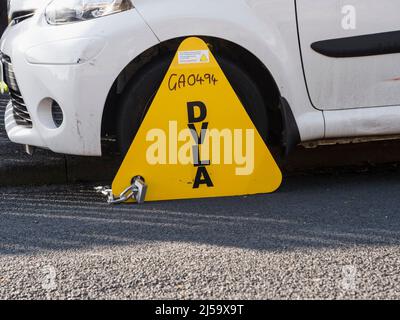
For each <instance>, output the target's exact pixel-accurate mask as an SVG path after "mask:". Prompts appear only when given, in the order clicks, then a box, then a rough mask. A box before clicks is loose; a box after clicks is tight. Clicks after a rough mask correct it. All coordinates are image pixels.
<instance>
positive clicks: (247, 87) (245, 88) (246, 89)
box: [117, 56, 268, 155]
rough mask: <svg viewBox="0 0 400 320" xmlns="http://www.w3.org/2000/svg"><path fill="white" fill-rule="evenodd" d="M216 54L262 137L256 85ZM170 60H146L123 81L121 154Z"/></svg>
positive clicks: (264, 121)
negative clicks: (124, 83) (150, 61)
mask: <svg viewBox="0 0 400 320" xmlns="http://www.w3.org/2000/svg"><path fill="white" fill-rule="evenodd" d="M216 58H217V60H218V63H219V64H220V66H221V68H222V70H223V71H224V73H225V75H226V77H227V78H228V80H229V82H230V83H231V85H232V87H233V89H234V90H235V92H236V94H237V96H238V97H239V99H240V100H241V102H242V104H243V106H244V107H245V109H246V111H247V113H248V114H249V116H250V118H251V119H252V121H253V123H254V124H255V126H256V128H257V129H258V131H259V132H260V135H261V137H262V138H263V139H264V141H266V137H267V133H268V117H267V112H266V108H265V105H264V100H263V97H262V95H261V93H260V91H259V89H258V87H257V85H256V84H255V83H254V81H253V80H252V79H251V77H250V76H249V75H248V74H247V73H246V72H244V71H243V70H242V69H241V68H239V67H238V66H236V65H235V64H234V63H232V62H230V61H229V60H227V59H224V58H222V57H218V56H217V57H216ZM171 61H172V57H165V58H163V59H158V60H157V61H154V62H152V63H150V64H149V65H147V66H146V67H144V68H143V69H142V70H141V71H140V73H139V74H138V75H136V76H135V77H134V79H133V80H132V81H130V82H129V83H128V84H127V86H126V88H125V91H124V93H123V96H122V98H121V106H120V107H121V109H120V114H119V119H118V125H117V138H118V143H119V148H120V152H121V154H122V155H125V154H126V153H127V152H128V150H129V147H130V145H131V144H132V141H133V139H134V137H135V136H136V133H137V132H138V130H139V127H140V125H141V123H142V122H143V120H144V117H145V116H146V113H147V111H148V109H149V108H150V106H151V104H152V101H153V99H154V97H155V95H156V93H157V91H158V88H159V87H160V85H161V83H162V81H163V79H164V76H165V74H166V72H167V71H168V67H169V65H170V64H171Z"/></svg>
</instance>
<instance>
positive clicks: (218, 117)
mask: <svg viewBox="0 0 400 320" xmlns="http://www.w3.org/2000/svg"><path fill="white" fill-rule="evenodd" d="M132 107H133V108H134V106H132ZM135 176H141V177H143V178H144V179H145V182H146V184H147V186H148V190H147V195H146V201H156V200H172V199H188V198H205V197H221V196H237V195H248V194H257V193H270V192H273V191H275V190H277V189H278V188H279V186H280V184H281V182H282V174H281V171H280V169H279V167H278V166H277V164H276V162H275V160H274V159H273V157H272V155H271V153H270V151H269V150H268V148H267V146H266V145H265V143H264V141H263V139H262V138H261V136H260V135H259V133H258V131H257V129H256V128H255V126H254V124H253V122H252V121H251V119H250V117H249V116H248V114H247V112H246V110H245V109H244V107H243V106H242V104H241V102H240V101H239V99H238V97H237V96H236V94H235V92H234V90H233V89H232V87H231V85H230V83H229V81H228V80H227V78H226V77H225V75H224V73H223V71H222V70H221V68H220V66H219V65H218V62H217V61H216V59H215V58H214V56H213V54H212V53H211V52H210V50H209V48H208V47H207V44H206V43H205V42H204V41H202V40H201V39H199V38H188V39H186V40H184V41H183V42H182V44H181V45H180V47H179V49H178V52H177V53H176V55H175V57H174V59H173V61H172V63H171V66H170V68H169V70H168V72H167V74H166V75H165V78H164V80H163V82H162V84H161V87H160V88H159V90H158V92H157V94H156V96H155V98H154V101H153V103H152V105H151V107H150V108H149V111H148V112H147V115H146V117H145V119H144V121H143V123H142V125H141V127H140V129H139V131H138V133H137V135H136V137H135V139H134V141H133V143H132V145H131V147H130V149H129V151H128V153H127V155H126V157H125V159H124V161H123V163H122V165H121V167H120V168H119V171H118V173H117V175H116V177H115V179H114V182H113V185H112V193H113V194H114V195H119V194H121V192H123V191H124V190H125V189H126V188H127V187H128V186H129V185H131V183H132V178H133V177H135ZM130 201H133V200H130Z"/></svg>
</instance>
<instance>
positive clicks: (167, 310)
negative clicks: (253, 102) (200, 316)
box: [155, 304, 190, 318]
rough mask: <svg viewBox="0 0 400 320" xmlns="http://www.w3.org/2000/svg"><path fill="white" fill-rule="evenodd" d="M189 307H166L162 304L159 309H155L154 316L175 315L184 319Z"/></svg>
mask: <svg viewBox="0 0 400 320" xmlns="http://www.w3.org/2000/svg"><path fill="white" fill-rule="evenodd" d="M189 310H190V307H168V306H166V305H165V304H163V305H162V306H161V307H157V308H156V312H155V314H156V315H158V316H160V315H177V316H182V317H183V318H186V317H187V315H188V313H189Z"/></svg>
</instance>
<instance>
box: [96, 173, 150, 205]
mask: <svg viewBox="0 0 400 320" xmlns="http://www.w3.org/2000/svg"><path fill="white" fill-rule="evenodd" d="M94 189H95V190H96V192H98V193H101V194H103V195H105V196H107V202H108V203H109V204H120V203H124V202H126V201H128V200H130V199H133V200H135V201H136V202H137V203H138V204H142V203H144V202H145V199H146V193H147V184H146V183H145V180H144V178H143V177H141V176H135V177H134V178H133V179H132V184H131V185H130V186H129V187H127V188H126V189H125V190H124V191H122V192H121V194H120V195H119V196H118V197H115V196H114V194H113V192H112V189H111V188H110V187H96V188H94Z"/></svg>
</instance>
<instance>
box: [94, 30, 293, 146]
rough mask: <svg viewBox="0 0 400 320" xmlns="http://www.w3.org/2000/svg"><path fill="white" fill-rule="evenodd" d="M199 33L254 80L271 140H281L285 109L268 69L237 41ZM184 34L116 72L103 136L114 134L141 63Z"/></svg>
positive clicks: (171, 51) (169, 49) (160, 53)
mask: <svg viewBox="0 0 400 320" xmlns="http://www.w3.org/2000/svg"><path fill="white" fill-rule="evenodd" d="M199 37H200V38H202V39H203V40H205V41H206V43H207V44H208V45H209V47H210V49H211V50H212V52H213V53H214V54H215V55H217V56H218V55H220V56H223V57H224V58H227V59H229V60H231V61H232V62H234V63H235V64H237V65H238V66H240V67H241V68H243V70H244V71H246V72H247V73H248V74H249V75H250V76H251V77H252V79H253V80H254V81H255V82H256V84H257V86H258V88H259V90H260V92H261V93H262V95H263V98H264V102H265V106H266V108H267V112H268V115H269V117H270V119H271V133H270V134H271V143H273V144H278V143H279V144H280V143H281V139H282V133H283V132H284V125H285V123H286V121H284V119H282V116H285V113H282V111H281V93H280V90H279V87H278V85H277V83H276V81H275V79H274V77H273V75H272V74H271V72H270V71H269V69H268V68H267V67H266V66H265V65H264V63H263V62H262V61H261V60H260V59H259V58H257V57H256V56H255V55H254V54H253V53H251V52H250V51H249V50H247V49H246V48H244V47H242V46H241V45H239V44H237V43H234V42H231V41H228V40H225V39H221V38H217V37H209V36H199ZM184 38H186V37H179V38H173V39H169V40H166V41H163V42H161V43H158V44H156V45H154V46H153V47H151V48H149V49H147V50H146V51H144V52H143V53H141V54H140V55H139V56H137V57H136V58H135V59H133V60H132V61H131V62H129V63H128V64H127V65H126V67H125V68H124V69H123V70H122V71H121V72H120V73H119V75H118V76H117V78H116V79H115V81H114V83H113V85H112V87H111V89H110V91H109V93H108V96H107V99H106V103H105V106H104V110H103V115H102V123H101V134H102V137H107V136H113V135H114V134H115V131H116V123H117V121H116V119H117V116H118V112H119V104H118V100H119V98H120V96H121V95H122V94H123V92H124V89H125V87H126V85H127V84H128V82H129V81H131V80H132V79H133V78H134V77H135V76H137V74H138V73H140V71H141V69H142V68H143V67H145V66H146V65H147V64H149V63H151V62H152V61H154V60H155V59H158V58H160V57H161V56H164V55H168V54H170V55H172V54H174V53H175V52H176V50H177V49H178V47H179V45H180V43H181V42H182V40H183V39H184Z"/></svg>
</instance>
